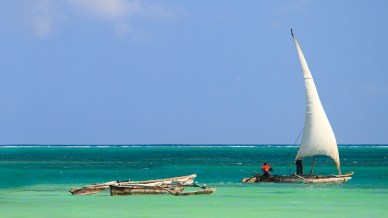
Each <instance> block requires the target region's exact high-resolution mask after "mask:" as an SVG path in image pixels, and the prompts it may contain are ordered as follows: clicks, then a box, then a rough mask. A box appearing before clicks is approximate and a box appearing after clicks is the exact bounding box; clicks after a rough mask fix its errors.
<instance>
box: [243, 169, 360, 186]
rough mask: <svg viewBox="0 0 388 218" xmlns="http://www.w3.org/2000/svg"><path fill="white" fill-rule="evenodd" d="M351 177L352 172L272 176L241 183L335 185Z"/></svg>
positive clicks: (245, 179)
mask: <svg viewBox="0 0 388 218" xmlns="http://www.w3.org/2000/svg"><path fill="white" fill-rule="evenodd" d="M351 175H353V172H349V173H347V174H343V175H330V176H322V175H306V176H299V175H296V174H294V175H273V176H270V177H267V178H266V177H263V176H257V175H255V176H252V177H250V178H244V179H243V180H242V182H246V183H256V182H273V183H306V184H318V183H325V184H330V183H332V184H337V183H343V182H347V181H349V180H350V179H351V177H350V176H351Z"/></svg>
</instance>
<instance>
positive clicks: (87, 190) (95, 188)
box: [69, 174, 197, 195]
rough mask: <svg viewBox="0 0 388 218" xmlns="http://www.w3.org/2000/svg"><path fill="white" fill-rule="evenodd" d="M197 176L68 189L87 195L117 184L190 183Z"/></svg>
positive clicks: (73, 192)
mask: <svg viewBox="0 0 388 218" xmlns="http://www.w3.org/2000/svg"><path fill="white" fill-rule="evenodd" d="M196 177H197V175H196V174H191V175H188V176H180V177H172V178H167V179H157V180H146V181H123V182H120V181H111V182H106V183H99V184H91V185H86V186H83V187H82V188H72V189H70V190H69V192H70V193H72V194H73V195H89V194H95V193H98V192H101V191H104V190H107V189H109V186H119V185H139V184H140V185H146V184H147V185H150V186H157V185H160V184H161V183H163V184H172V183H176V184H181V185H190V184H193V183H194V179H195V178H196Z"/></svg>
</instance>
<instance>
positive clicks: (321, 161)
mask: <svg viewBox="0 0 388 218" xmlns="http://www.w3.org/2000/svg"><path fill="white" fill-rule="evenodd" d="M296 150H297V147H295V146H292V145H90V146H86V145H63V146H61V145H3V146H0V217H2V218H3V217H4V218H8V217H243V216H255V217H260V216H266V217H307V216H309V217H311V216H312V217H327V216H330V217H387V214H388V207H387V205H388V145H340V146H339V152H340V161H341V169H342V172H343V173H346V172H349V171H354V172H355V174H354V176H353V179H352V180H350V181H349V182H347V183H344V184H341V185H305V184H271V183H267V184H242V183H240V181H241V179H242V178H244V177H250V176H251V174H253V173H254V171H259V169H260V166H261V165H262V163H263V162H268V163H270V164H271V166H272V167H273V168H274V172H273V173H274V174H289V173H291V174H292V173H294V172H295V169H294V168H295V166H293V159H294V157H295V154H296ZM310 163H311V160H310V159H305V160H304V166H305V167H304V168H305V169H304V170H305V173H307V172H308V171H309V169H310ZM192 173H196V174H197V179H196V181H198V182H199V183H206V184H207V185H210V186H216V187H217V191H216V192H215V193H214V194H212V195H208V196H188V197H175V196H169V195H162V196H122V197H111V196H110V195H109V192H102V193H100V194H97V195H90V196H72V195H71V194H70V193H69V192H68V190H69V189H70V188H72V187H80V186H82V185H85V184H90V183H97V182H107V181H112V180H126V179H130V180H148V179H158V178H166V177H174V176H181V175H188V174H192ZM315 173H316V174H336V173H337V172H336V168H335V167H334V164H333V162H332V161H331V160H330V159H329V158H326V157H318V158H317V160H316V165H315Z"/></svg>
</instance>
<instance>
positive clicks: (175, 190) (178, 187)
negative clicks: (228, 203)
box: [109, 183, 216, 196]
mask: <svg viewBox="0 0 388 218" xmlns="http://www.w3.org/2000/svg"><path fill="white" fill-rule="evenodd" d="M109 187H110V194H111V195H112V196H117V195H158V194H171V195H175V196H189V195H209V194H212V193H213V192H215V191H216V188H211V187H206V186H201V185H198V184H192V185H190V184H189V185H182V184H176V183H175V184H174V183H172V184H163V183H160V184H152V185H149V184H132V185H110V186H109ZM185 187H199V188H201V190H193V191H187V192H184V191H183V190H184V189H185Z"/></svg>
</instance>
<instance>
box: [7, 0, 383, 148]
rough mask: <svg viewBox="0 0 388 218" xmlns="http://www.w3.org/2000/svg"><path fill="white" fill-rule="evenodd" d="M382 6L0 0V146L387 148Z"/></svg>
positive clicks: (299, 0) (349, 0) (302, 1)
mask: <svg viewBox="0 0 388 218" xmlns="http://www.w3.org/2000/svg"><path fill="white" fill-rule="evenodd" d="M387 9H388V1H383V0H375V1H366V0H365V1H357V0H356V1H354V0H345V1H335V0H329V1H327V0H325V1H312V0H310V1H309V0H296V1H256V0H250V1H248V0H246V1H236V0H231V1H228V0H218V1H216V0H200V1H182V0H163V1H162V0H160V1H159V0H152V1H151V0H150V1H132V0H106V1H104V0H62V1H57V0H12V1H0V77H1V78H0V82H1V85H0V144H19V143H21V144H148V143H157V144H162V143H185V144H194V143H201V144H206V143H211V144H212V143H216V144H223V143H228V144H229V143H231V144H234V143H236V144H250V143H253V144H279V143H288V144H290V143H293V142H294V141H295V139H296V137H297V136H298V134H299V132H300V131H301V129H302V128H303V125H304V117H305V91H304V83H303V78H302V71H301V67H300V63H299V59H298V56H297V51H296V49H295V46H294V43H293V41H292V38H291V35H290V28H291V27H292V28H293V29H294V33H295V35H296V37H297V39H298V41H299V43H300V45H301V47H302V49H303V51H304V53H305V56H306V59H307V61H308V63H309V66H310V70H311V71H312V74H313V76H314V79H315V83H316V85H317V88H318V92H319V94H320V97H321V101H322V103H323V106H324V108H325V110H326V113H327V115H328V118H329V120H330V121H331V124H332V127H333V129H334V132H335V134H336V137H337V142H338V143H340V144H341V143H342V144H343V143H357V144H360V143H388V24H387V21H388V13H387Z"/></svg>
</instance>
